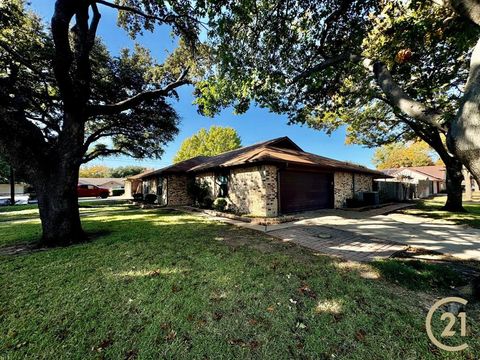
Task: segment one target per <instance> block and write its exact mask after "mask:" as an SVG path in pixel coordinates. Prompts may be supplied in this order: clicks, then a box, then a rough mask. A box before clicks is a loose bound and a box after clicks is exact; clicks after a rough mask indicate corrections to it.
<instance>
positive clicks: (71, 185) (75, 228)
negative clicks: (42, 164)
mask: <svg viewBox="0 0 480 360" xmlns="http://www.w3.org/2000/svg"><path fill="white" fill-rule="evenodd" d="M34 184H35V189H36V191H37V197H38V208H39V211H40V219H41V221H42V241H41V242H42V244H43V245H46V246H65V245H69V244H74V243H78V242H81V241H84V240H85V239H86V235H85V232H84V231H83V229H82V225H81V222H80V212H79V209H78V194H77V184H78V166H77V169H76V171H75V169H74V168H73V167H72V166H60V169H58V170H57V171H53V172H51V173H50V174H49V175H47V176H38V177H37V178H36V179H35V181H34Z"/></svg>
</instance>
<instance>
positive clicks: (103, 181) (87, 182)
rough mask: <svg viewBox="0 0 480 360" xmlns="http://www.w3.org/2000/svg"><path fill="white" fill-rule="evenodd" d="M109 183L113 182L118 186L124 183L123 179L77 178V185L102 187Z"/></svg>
mask: <svg viewBox="0 0 480 360" xmlns="http://www.w3.org/2000/svg"><path fill="white" fill-rule="evenodd" d="M109 182H115V183H117V184H118V185H122V186H123V184H124V183H125V179H121V178H79V179H78V183H79V184H83V185H96V186H102V185H104V184H106V183H109Z"/></svg>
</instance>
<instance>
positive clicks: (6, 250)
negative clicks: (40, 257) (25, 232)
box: [0, 243, 47, 256]
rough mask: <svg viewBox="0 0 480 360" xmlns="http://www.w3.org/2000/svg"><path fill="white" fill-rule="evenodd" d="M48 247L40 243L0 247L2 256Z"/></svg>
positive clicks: (22, 253)
mask: <svg viewBox="0 0 480 360" xmlns="http://www.w3.org/2000/svg"><path fill="white" fill-rule="evenodd" d="M44 250H47V248H42V247H40V246H38V244H35V243H33V244H15V245H11V246H3V247H0V256H9V255H25V254H31V253H33V252H37V251H44Z"/></svg>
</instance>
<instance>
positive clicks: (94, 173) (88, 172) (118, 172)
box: [80, 165, 145, 178]
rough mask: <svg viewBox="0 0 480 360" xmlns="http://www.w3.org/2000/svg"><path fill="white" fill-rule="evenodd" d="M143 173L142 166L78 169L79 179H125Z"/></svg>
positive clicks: (91, 166)
mask: <svg viewBox="0 0 480 360" xmlns="http://www.w3.org/2000/svg"><path fill="white" fill-rule="evenodd" d="M143 171H145V168H144V167H143V166H134V165H129V166H119V167H114V168H111V167H108V166H106V165H90V166H82V167H81V168H80V177H85V178H108V177H112V178H126V177H129V176H133V175H137V174H140V173H141V172H143Z"/></svg>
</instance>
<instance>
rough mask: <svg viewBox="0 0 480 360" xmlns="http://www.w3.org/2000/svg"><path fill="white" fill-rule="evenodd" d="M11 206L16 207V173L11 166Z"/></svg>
mask: <svg viewBox="0 0 480 360" xmlns="http://www.w3.org/2000/svg"><path fill="white" fill-rule="evenodd" d="M10 204H11V205H15V172H14V171H13V167H12V166H10Z"/></svg>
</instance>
